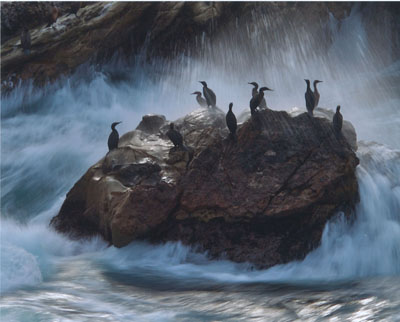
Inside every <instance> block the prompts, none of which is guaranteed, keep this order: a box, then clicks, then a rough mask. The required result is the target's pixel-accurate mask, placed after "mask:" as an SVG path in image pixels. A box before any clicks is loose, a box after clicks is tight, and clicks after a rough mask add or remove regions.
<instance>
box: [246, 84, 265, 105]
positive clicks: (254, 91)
mask: <svg viewBox="0 0 400 322" xmlns="http://www.w3.org/2000/svg"><path fill="white" fill-rule="evenodd" d="M248 84H250V85H253V86H254V87H253V89H252V90H251V96H253V97H254V96H256V95H257V94H258V84H257V83H256V82H251V83H248ZM260 108H261V109H266V108H267V102H266V101H265V97H264V98H263V99H262V100H261V103H260Z"/></svg>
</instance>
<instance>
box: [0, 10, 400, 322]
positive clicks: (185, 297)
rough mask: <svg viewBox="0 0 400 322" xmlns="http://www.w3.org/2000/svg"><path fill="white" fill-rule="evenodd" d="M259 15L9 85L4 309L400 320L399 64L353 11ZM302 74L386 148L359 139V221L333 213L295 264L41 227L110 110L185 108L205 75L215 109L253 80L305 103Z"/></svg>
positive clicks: (283, 101) (128, 124) (280, 98)
mask: <svg viewBox="0 0 400 322" xmlns="http://www.w3.org/2000/svg"><path fill="white" fill-rule="evenodd" d="M256 18H257V19H256V20H255V21H257V23H254V24H252V25H247V26H243V25H240V26H237V27H236V28H237V29H235V30H231V31H225V32H222V33H220V34H219V35H218V36H217V37H215V38H214V39H212V41H211V43H210V42H209V40H207V39H206V38H199V39H197V47H196V48H195V51H196V52H195V53H194V54H193V55H192V58H187V57H180V58H177V59H176V60H174V61H171V62H167V63H166V62H158V63H157V62H155V63H153V64H152V65H151V66H149V65H146V64H144V63H143V61H142V60H141V59H140V57H137V60H136V64H134V66H133V67H129V68H127V67H126V66H125V65H124V64H123V63H122V62H113V63H112V64H110V65H109V66H106V67H104V68H103V69H102V70H101V71H95V70H93V69H92V68H91V67H88V66H84V67H82V68H81V69H80V70H79V71H77V72H76V73H75V74H74V75H73V76H72V77H70V78H68V79H67V80H62V81H59V82H58V83H57V84H54V85H51V86H48V87H46V88H45V89H43V90H37V89H34V88H33V87H32V86H31V85H30V84H22V85H20V86H19V87H18V88H16V89H15V90H14V91H13V92H12V93H11V94H10V95H9V96H7V97H3V98H2V111H1V113H2V115H1V145H2V151H1V198H2V200H1V222H0V223H1V293H2V303H1V317H2V318H4V320H7V321H13V320H21V321H22V320H23V321H26V320H41V319H43V320H58V319H66V320H89V319H94V320H96V321H101V320H104V321H108V320H110V321H111V320H112V321H114V320H121V321H125V320H132V319H135V320H143V321H149V320H155V321H162V320H190V321H194V320H221V319H231V320H235V321H236V320H249V319H252V318H254V319H257V318H258V319H262V318H266V317H269V318H270V319H287V320H292V319H296V318H298V319H307V318H310V319H313V318H315V317H321V316H323V317H327V318H329V317H338V318H339V319H346V318H348V319H351V320H356V319H362V318H364V317H366V316H372V317H375V318H376V319H384V318H385V317H395V316H396V315H397V317H398V318H399V312H397V311H398V310H396V307H398V306H399V305H400V291H399V290H398V288H397V287H395V285H399V282H400V278H399V273H400V247H399V245H400V151H396V150H394V149H399V148H400V143H399V142H400V130H399V129H400V112H399V110H398V106H399V105H400V88H399V85H398V84H399V82H397V83H395V82H394V81H393V80H396V79H397V80H398V79H399V78H400V62H394V63H391V64H389V65H388V64H387V63H386V62H383V61H382V60H381V59H380V57H381V56H382V55H381V52H382V51H383V50H384V49H379V50H378V49H377V48H374V47H371V46H372V45H371V44H370V43H368V42H367V38H366V31H365V26H364V23H363V22H362V19H361V13H360V12H359V11H358V10H357V9H355V10H353V12H352V13H351V14H350V16H349V17H347V18H345V19H344V20H343V22H341V23H340V26H339V23H338V21H336V20H335V18H333V17H331V18H330V20H329V22H328V23H326V24H322V25H321V29H320V30H319V31H318V32H317V31H315V32H310V30H307V29H305V28H299V27H298V26H297V25H296V24H295V23H294V22H293V23H285V28H284V29H280V30H277V29H276V28H277V24H279V20H272V19H270V18H269V17H268V16H257V17H256ZM326 38H327V40H326ZM321 39H324V42H323V43H322V40H321ZM88 75H89V77H88ZM154 75H157V77H155V76H154ZM150 76H151V77H150ZM304 78H310V79H321V80H323V81H324V82H323V83H322V84H320V93H321V100H320V106H324V107H329V108H332V109H333V108H334V107H335V106H336V105H338V104H340V105H341V106H342V111H343V115H344V118H345V119H347V120H349V121H351V122H352V123H353V124H354V126H355V127H356V130H357V134H358V138H359V139H361V140H365V141H371V140H374V141H377V142H380V143H383V144H386V145H381V144H377V143H368V142H363V143H359V151H358V156H359V158H360V162H361V163H360V166H359V168H358V172H357V176H358V180H359V185H360V203H359V204H358V206H357V209H356V218H355V220H354V221H353V222H348V221H347V220H345V219H344V218H343V217H342V216H340V214H339V215H338V217H337V218H335V219H334V220H333V221H331V222H330V223H329V224H328V225H327V226H326V228H325V231H324V234H323V237H322V242H321V246H320V247H319V248H317V249H316V250H314V251H313V252H311V253H310V254H309V255H308V256H307V257H306V258H305V259H304V260H303V261H301V262H293V263H289V264H286V265H279V266H275V267H272V268H271V269H268V270H262V271H254V270H251V266H250V265H246V264H235V263H232V262H229V261H222V260H221V261H210V260H208V259H207V257H206V255H204V254H198V253H194V252H192V251H191V250H190V249H189V248H187V247H185V246H182V245H181V244H179V243H167V244H165V245H160V246H151V245H148V244H146V243H132V244H131V245H129V246H127V247H125V248H123V249H116V248H114V247H109V248H107V245H106V244H105V243H104V242H103V241H102V240H100V239H93V240H89V241H71V240H69V239H68V238H66V237H64V236H62V235H59V234H57V233H56V232H54V231H53V230H52V229H51V228H49V227H48V223H49V220H50V219H51V218H52V217H53V216H54V215H55V214H56V213H57V211H58V209H59V207H60V205H61V203H62V201H63V199H64V196H65V193H66V192H67V191H68V190H69V189H70V187H71V186H72V185H73V183H74V182H75V181H76V180H77V179H78V178H79V177H80V176H81V175H82V174H83V173H84V171H85V170H86V169H87V168H88V167H89V166H90V165H91V164H93V163H94V162H96V161H97V160H98V159H100V158H101V157H102V156H103V155H104V154H105V153H106V151H107V144H106V142H107V137H108V134H109V132H110V128H109V126H110V124H111V122H114V121H121V120H122V121H123V123H122V124H120V126H119V131H120V133H124V132H126V131H129V130H132V129H133V128H134V127H135V126H136V125H137V124H138V122H139V121H140V119H141V116H142V115H143V114H146V113H160V114H164V115H166V117H167V118H168V119H175V118H177V117H180V116H182V115H184V114H185V113H187V112H189V111H191V110H193V109H194V108H195V107H196V103H195V101H194V97H193V96H191V95H190V93H191V92H193V91H194V90H197V89H199V88H200V84H199V83H198V82H197V81H198V80H207V82H208V84H209V86H210V87H211V88H212V89H213V90H214V91H215V92H216V93H217V105H218V106H219V107H221V108H222V109H226V108H227V106H228V103H229V102H230V101H232V102H234V104H235V105H234V109H236V113H237V115H238V114H239V113H240V110H242V109H247V106H248V101H249V98H250V93H251V86H250V85H247V82H250V81H258V82H259V83H260V84H262V85H267V86H269V87H271V88H273V89H274V90H275V91H274V92H271V93H268V94H267V103H268V105H269V106H270V107H272V109H290V108H292V107H294V106H298V107H300V108H304V107H302V106H303V105H304V89H305V83H304V81H303V79H304Z"/></svg>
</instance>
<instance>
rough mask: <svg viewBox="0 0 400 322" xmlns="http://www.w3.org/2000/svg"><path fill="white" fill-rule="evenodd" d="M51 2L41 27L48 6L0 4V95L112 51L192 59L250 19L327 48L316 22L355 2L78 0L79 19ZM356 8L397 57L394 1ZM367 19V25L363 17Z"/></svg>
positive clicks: (104, 58)
mask: <svg viewBox="0 0 400 322" xmlns="http://www.w3.org/2000/svg"><path fill="white" fill-rule="evenodd" d="M57 6H58V7H59V8H60V17H59V19H58V20H57V22H56V23H55V24H54V25H53V26H52V27H46V25H47V19H48V18H47V14H48V11H49V3H40V2H38V3H35V2H2V3H1V26H2V28H1V35H2V45H1V78H2V90H3V93H4V92H7V91H9V90H11V89H13V88H14V87H15V86H16V85H17V84H18V83H19V82H20V81H25V80H33V82H34V83H35V84H36V85H43V84H46V83H47V82H52V81H54V80H56V79H59V78H60V76H63V75H69V74H70V73H72V72H74V71H75V70H76V68H77V67H78V66H80V65H82V64H84V63H96V64H99V63H105V62H108V61H109V60H110V58H111V57H114V56H115V55H117V56H120V57H133V56H135V55H136V54H138V53H139V52H141V51H143V49H145V52H146V59H149V60H151V59H155V58H159V57H167V58H172V59H173V58H175V57H176V56H177V55H182V54H183V55H188V56H195V55H196V54H201V51H202V50H199V48H196V44H197V43H200V42H201V41H200V40H201V39H202V41H204V39H205V41H206V43H207V46H206V47H209V46H211V45H212V40H213V39H214V38H217V37H218V36H220V35H221V34H223V33H224V32H225V31H227V30H231V32H233V33H237V30H242V29H243V30H245V29H248V28H249V29H252V28H257V22H260V21H263V20H264V19H267V20H269V21H273V23H274V25H273V28H274V30H275V31H278V30H284V29H285V26H286V24H287V21H290V22H292V23H295V24H296V28H297V30H299V31H301V32H303V33H307V29H304V28H311V30H312V31H316V30H319V31H320V33H318V36H316V39H315V40H314V41H315V44H313V45H312V47H313V48H315V49H314V50H316V49H317V48H319V47H321V48H325V47H329V44H330V41H331V39H330V38H331V37H330V35H329V34H326V33H325V31H324V28H322V26H323V25H324V24H326V23H327V22H328V21H329V20H330V19H331V17H332V16H334V17H335V18H336V19H338V21H339V22H340V21H341V20H342V19H344V18H345V17H346V16H348V15H349V13H350V11H351V9H352V8H353V7H354V3H348V2H346V3H345V2H343V3H329V2H325V3H300V2H299V3H296V2H292V3H284V2H278V3H276V2H85V3H84V7H83V6H82V8H81V9H80V10H79V11H78V17H75V16H74V15H71V14H69V7H70V6H71V3H68V2H59V3H57ZM360 6H361V8H362V15H363V17H365V19H366V20H367V23H366V25H367V26H370V27H369V29H368V39H369V42H373V43H374V45H376V46H377V47H379V46H381V47H387V39H386V38H387V37H381V35H382V34H384V33H386V31H385V30H386V29H384V28H385V26H386V25H388V26H389V29H390V30H392V31H393V32H392V33H391V35H390V37H391V38H390V43H391V44H392V49H391V50H388V53H390V54H391V55H392V56H393V57H391V58H387V59H388V60H390V61H395V60H396V59H398V58H399V57H398V53H399V52H400V51H399V50H398V49H399V48H400V47H399V46H400V33H399V32H398V30H399V29H398V26H399V19H398V17H399V14H400V11H399V8H400V6H398V5H396V4H390V3H384V4H378V3H375V4H361V5H360ZM305 16H307V19H304V17H305ZM371 17H373V19H372V20H371V21H373V23H372V24H371V23H370V22H369V20H368V19H371ZM382 21H385V24H381V22H382ZM23 26H26V27H28V28H29V29H30V34H31V39H32V48H31V52H30V54H29V55H25V54H24V53H23V51H22V49H21V44H20V37H19V35H20V32H21V30H22V28H23ZM237 28H238V29H237ZM228 36H229V35H228ZM283 37H284V36H283ZM280 39H281V38H280V37H278V39H277V41H278V42H279V41H280ZM245 40H246V39H241V41H245ZM268 41H269V42H271V39H268ZM385 41H386V42H385ZM271 45H272V46H276V45H277V44H274V43H271Z"/></svg>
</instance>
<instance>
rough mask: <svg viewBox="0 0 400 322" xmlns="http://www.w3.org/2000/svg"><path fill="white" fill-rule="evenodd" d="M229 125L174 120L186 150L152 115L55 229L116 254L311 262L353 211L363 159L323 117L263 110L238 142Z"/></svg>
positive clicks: (92, 175) (79, 186)
mask: <svg viewBox="0 0 400 322" xmlns="http://www.w3.org/2000/svg"><path fill="white" fill-rule="evenodd" d="M224 118H225V115H224V113H222V112H221V111H219V110H218V109H216V110H211V109H200V110H196V111H194V112H192V113H190V114H189V115H187V116H185V117H184V118H182V119H179V120H177V121H175V124H176V127H177V128H178V129H179V130H180V131H181V133H182V134H183V135H184V140H185V142H184V143H185V145H186V146H187V149H183V150H179V149H174V148H172V144H171V143H170V142H169V141H168V139H167V138H166V137H165V132H166V130H167V129H168V123H167V122H166V121H165V119H164V118H163V117H161V116H150V117H145V118H144V119H143V121H142V123H141V124H140V125H139V126H138V129H136V130H135V131H132V132H129V133H126V134H125V135H123V136H122V137H121V141H120V148H119V149H117V150H114V151H112V152H110V153H108V154H107V155H106V156H105V158H103V159H102V160H100V161H99V162H98V163H97V164H95V165H94V166H93V167H91V168H90V169H89V170H88V172H87V173H86V174H85V175H84V176H83V177H82V178H81V179H80V180H79V181H78V182H77V183H76V184H75V186H74V187H73V188H72V189H71V191H70V192H69V193H68V194H67V198H66V200H65V202H64V204H63V205H62V207H61V210H60V212H59V214H58V215H57V216H56V217H54V218H53V220H52V223H51V224H52V225H53V226H54V227H55V228H56V229H57V230H58V231H60V232H64V233H68V234H70V235H72V236H75V237H84V236H91V235H94V234H100V235H102V236H103V237H104V238H105V239H106V240H108V241H109V242H110V243H111V244H114V245H115V246H118V247H122V246H125V245H126V244H128V243H129V242H131V241H133V240H135V239H147V240H150V241H153V242H163V241H169V240H180V241H182V242H183V243H185V244H188V245H196V246H197V247H198V249H200V250H207V251H208V252H209V254H210V256H211V257H221V256H222V257H227V258H229V259H231V260H234V261H239V262H242V261H250V262H253V263H255V264H256V265H257V266H260V267H269V266H271V265H275V264H278V263H284V262H287V261H290V260H294V259H300V258H303V257H304V256H305V254H307V252H309V251H310V250H311V249H313V248H314V247H316V246H317V245H318V243H319V241H320V238H321V234H322V231H323V228H324V225H325V224H326V222H327V220H329V219H330V218H331V217H332V216H333V215H334V214H335V213H337V212H338V211H340V210H342V211H344V212H345V213H347V214H349V213H351V209H352V207H353V206H354V204H355V202H356V200H357V198H358V185H357V180H356V176H355V168H356V166H357V164H358V159H357V157H356V155H355V153H354V152H353V151H352V149H351V147H350V145H349V144H348V142H347V140H346V139H345V137H344V136H342V135H335V133H334V132H333V129H332V125H331V121H330V120H327V119H325V118H317V117H316V118H310V117H308V115H307V114H306V113H303V114H300V115H298V116H295V117H292V116H290V115H289V114H288V113H286V112H277V111H271V110H265V111H261V112H259V113H258V114H257V115H256V117H255V118H253V119H249V120H247V121H245V122H244V123H243V124H241V125H239V128H238V135H237V141H231V140H229V139H227V137H228V131H227V130H226V127H225V124H224ZM154 124H158V126H159V131H155V129H154ZM146 131H147V132H146ZM354 135H355V133H354ZM190 151H191V153H190Z"/></svg>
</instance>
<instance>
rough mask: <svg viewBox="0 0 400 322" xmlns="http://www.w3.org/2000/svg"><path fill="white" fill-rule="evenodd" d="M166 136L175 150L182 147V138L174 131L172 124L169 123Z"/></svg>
mask: <svg viewBox="0 0 400 322" xmlns="http://www.w3.org/2000/svg"><path fill="white" fill-rule="evenodd" d="M167 136H168V138H169V139H170V140H171V141H172V143H173V144H174V146H175V148H176V147H183V137H182V135H181V134H180V133H179V132H178V131H177V130H175V129H174V123H171V124H170V125H169V130H168V132H167Z"/></svg>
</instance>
